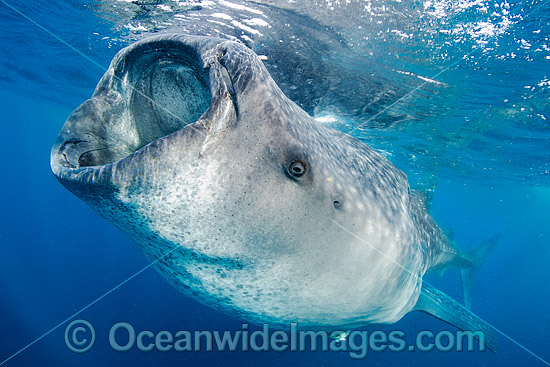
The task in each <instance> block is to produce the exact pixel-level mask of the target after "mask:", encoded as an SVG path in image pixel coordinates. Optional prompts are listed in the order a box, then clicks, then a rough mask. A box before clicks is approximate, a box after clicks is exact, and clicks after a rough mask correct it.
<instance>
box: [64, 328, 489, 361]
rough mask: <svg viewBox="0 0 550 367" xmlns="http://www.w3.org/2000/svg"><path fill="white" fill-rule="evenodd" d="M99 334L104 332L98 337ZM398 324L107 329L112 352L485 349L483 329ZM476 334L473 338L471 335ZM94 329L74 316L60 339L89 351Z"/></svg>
mask: <svg viewBox="0 0 550 367" xmlns="http://www.w3.org/2000/svg"><path fill="white" fill-rule="evenodd" d="M102 339H104V338H102ZM409 339H410V338H406V334H405V332H403V331H400V330H394V331H389V332H387V331H380V330H375V331H367V330H348V331H343V330H342V331H334V332H327V331H312V330H300V329H299V327H298V324H297V323H291V324H290V326H289V329H287V330H272V329H270V326H269V324H264V325H263V326H262V328H261V329H255V330H252V329H249V325H248V324H242V326H241V330H231V331H229V330H225V331H218V330H214V331H210V330H201V331H199V330H195V331H187V330H179V331H176V332H172V331H168V330H161V331H157V332H153V331H150V330H136V329H135V328H134V326H133V325H131V324H130V323H127V322H119V323H116V324H114V325H113V326H112V327H111V328H110V329H109V333H108V340H109V345H110V347H111V348H112V349H113V350H115V351H117V352H128V351H131V350H139V351H142V352H151V351H154V350H156V351H159V352H170V351H176V352H213V351H218V352H225V351H229V352H236V351H241V352H248V351H252V352H267V351H275V352H286V351H290V352H305V351H312V352H316V351H321V352H329V351H330V352H347V353H348V354H349V356H350V357H351V358H353V359H363V358H366V357H367V355H368V353H369V351H372V352H383V351H386V350H388V351H391V352H404V351H409V352H414V351H420V352H430V351H434V350H436V351H441V352H448V351H452V350H454V351H459V352H462V351H464V352H474V351H485V335H484V334H483V332H481V331H453V332H451V331H446V330H444V331H439V332H437V333H434V332H432V331H429V330H423V331H420V332H418V333H417V334H416V336H415V337H414V338H412V339H411V340H409ZM476 339H477V340H476ZM95 341H96V331H95V329H94V327H93V326H92V324H91V323H90V322H88V321H86V320H74V321H72V322H71V323H69V325H67V327H66V328H65V343H66V345H67V347H68V348H69V349H70V350H71V351H73V352H75V353H84V352H87V351H89V350H90V349H91V348H92V347H93V346H94V344H95Z"/></svg>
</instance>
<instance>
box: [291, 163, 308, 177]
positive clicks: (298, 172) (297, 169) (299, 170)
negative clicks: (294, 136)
mask: <svg viewBox="0 0 550 367" xmlns="http://www.w3.org/2000/svg"><path fill="white" fill-rule="evenodd" d="M306 171H307V165H306V162H304V161H302V160H301V159H296V160H293V161H292V162H290V165H289V166H288V174H289V175H291V176H292V177H302V176H303V175H304V174H305V173H306Z"/></svg>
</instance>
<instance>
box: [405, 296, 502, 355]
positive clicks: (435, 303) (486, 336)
mask: <svg viewBox="0 0 550 367" xmlns="http://www.w3.org/2000/svg"><path fill="white" fill-rule="evenodd" d="M414 309H415V310H417V311H423V312H426V313H429V314H430V315H433V316H435V317H437V318H438V319H440V320H442V321H445V322H446V323H448V324H451V325H453V326H456V327H457V328H459V329H461V330H464V331H466V332H471V333H472V335H473V336H474V337H475V338H476V339H478V340H479V342H480V345H481V343H485V346H486V347H487V348H488V349H490V350H491V351H493V352H496V350H497V347H498V339H497V336H496V333H495V332H494V329H493V328H492V327H491V326H490V325H489V324H487V323H486V322H485V321H483V320H482V319H480V318H479V317H478V316H476V315H474V314H473V313H472V312H471V311H469V310H467V309H466V308H465V307H464V306H462V305H460V304H459V303H458V302H456V301H455V300H454V299H452V298H451V297H449V296H447V295H446V294H445V293H443V292H440V291H438V290H437V289H435V288H433V287H431V286H428V285H423V286H422V293H421V294H420V297H419V298H418V301H417V303H416V306H415V307H414ZM479 332H481V333H479Z"/></svg>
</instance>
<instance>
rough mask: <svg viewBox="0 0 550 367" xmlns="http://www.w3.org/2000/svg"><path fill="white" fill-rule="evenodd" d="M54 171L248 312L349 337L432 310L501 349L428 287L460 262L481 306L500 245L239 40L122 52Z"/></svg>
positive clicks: (159, 255)
mask: <svg viewBox="0 0 550 367" xmlns="http://www.w3.org/2000/svg"><path fill="white" fill-rule="evenodd" d="M51 168H52V171H53V173H54V174H55V176H56V177H57V179H58V180H59V182H60V183H61V184H62V185H64V186H65V187H66V188H67V189H68V190H70V191H71V192H72V193H73V194H75V195H76V196H77V197H79V198H80V199H81V200H83V201H84V202H85V203H87V204H88V205H89V206H90V207H91V208H92V209H93V210H95V211H96V212H97V213H98V214H99V215H101V216H102V217H104V218H105V219H106V220H108V221H109V222H111V223H112V224H113V225H115V226H116V227H117V228H119V229H120V230H122V231H123V232H125V233H127V234H128V235H129V236H130V237H131V238H132V239H133V240H134V241H135V242H136V243H137V244H138V245H139V247H140V249H141V250H142V251H143V253H144V254H145V256H146V257H147V258H148V259H149V260H150V261H151V262H154V263H155V267H156V268H157V269H158V271H159V272H160V273H161V274H162V275H163V276H164V277H165V278H166V279H167V280H168V281H169V282H170V283H171V284H172V285H174V286H175V287H176V288H177V289H179V290H181V291H183V292H185V293H186V294H188V295H190V296H192V297H194V298H196V299H198V300H200V301H201V302H203V303H205V304H208V305H211V306H213V307H216V308H221V309H223V310H225V311H226V312H228V313H230V314H232V315H234V316H237V317H240V318H243V319H246V320H250V321H251V322H258V323H270V324H272V325H279V326H287V325H288V324H289V323H291V322H297V323H299V324H300V325H301V326H307V327H310V328H317V329H327V328H331V329H334V328H342V330H346V329H349V328H354V327H363V326H366V325H371V324H391V323H395V322H397V321H399V320H400V319H401V318H402V317H403V316H404V315H406V314H407V313H408V312H411V311H422V312H425V313H429V314H431V315H433V316H435V317H437V318H439V319H441V320H443V321H445V322H447V323H450V324H452V325H454V326H456V327H458V328H460V329H462V330H466V331H471V332H477V331H480V332H481V334H476V335H477V337H478V338H479V339H480V340H482V341H483V342H484V343H485V345H486V346H487V347H489V348H490V349H492V350H495V348H496V344H497V338H496V336H495V334H494V332H493V330H492V328H491V327H490V326H489V325H488V324H487V323H486V322H485V321H483V320H482V319H481V318H479V317H477V316H476V315H475V314H473V313H472V312H471V311H470V310H469V307H465V306H462V305H461V304H459V303H458V302H457V301H455V300H453V299H452V298H450V297H449V296H447V295H445V294H444V293H443V292H441V291H439V290H437V289H435V288H434V287H432V286H430V285H429V284H427V283H426V282H425V281H423V276H424V275H425V274H426V273H428V272H430V271H440V270H442V269H445V268H447V267H450V266H457V267H459V268H460V269H462V274H463V279H464V280H465V283H466V284H465V290H466V292H465V294H466V297H465V298H466V306H469V304H470V302H471V286H470V285H469V283H470V281H471V279H472V278H473V274H475V272H476V271H477V269H478V268H479V265H480V261H481V260H480V259H482V258H483V257H484V254H485V253H486V251H485V250H486V249H488V248H489V247H490V245H489V244H490V243H492V242H494V241H489V242H488V244H487V245H484V246H482V250H481V251H478V254H477V255H475V256H474V255H467V254H465V253H462V252H461V251H459V250H458V248H457V247H456V245H455V244H454V243H453V241H452V240H451V239H449V238H448V237H447V236H446V235H445V233H444V231H443V230H442V229H441V228H440V227H439V226H438V225H437V223H436V222H435V221H434V219H433V218H432V217H431V216H430V215H429V213H428V210H427V208H426V205H425V200H423V199H422V195H418V194H416V193H415V192H413V191H411V189H410V188H409V183H408V180H407V176H406V175H405V174H404V173H403V172H402V171H401V170H399V169H398V168H396V167H395V166H394V165H393V164H392V163H391V162H390V161H389V160H388V159H387V158H386V157H384V156H383V155H382V154H380V153H379V152H377V151H375V150H374V149H372V148H370V147H369V146H367V145H366V144H364V143H363V142H361V141H359V140H357V139H355V138H353V137H351V136H349V135H347V134H344V133H342V132H340V131H338V130H335V129H331V128H330V127H327V126H324V125H323V124H321V123H319V122H317V121H315V120H314V119H313V118H312V117H311V116H310V115H308V114H307V113H306V112H305V111H304V110H302V109H301V108H300V107H299V106H298V105H297V104H296V103H294V102H293V101H291V100H290V99H289V98H287V97H286V96H285V95H284V93H283V92H282V91H281V89H279V87H278V86H277V84H276V83H275V82H274V80H273V79H272V78H271V76H270V74H269V73H268V71H267V70H266V68H265V66H264V65H263V63H262V61H261V60H260V59H259V58H258V56H257V55H256V54H255V53H254V52H253V51H252V50H250V49H248V48H247V47H245V46H244V45H242V44H240V43H238V42H234V41H229V40H225V39H219V38H212V37H203V36H188V35H179V34H163V35H158V36H152V37H148V38H145V39H143V40H141V41H138V42H136V43H134V44H132V45H130V46H128V47H126V48H124V49H122V50H121V51H120V52H119V53H118V54H117V55H116V56H115V57H114V59H113V60H112V62H111V64H110V66H109V68H108V70H107V71H106V73H105V74H104V76H103V77H102V78H101V80H100V81H99V84H98V85H97V87H96V89H95V92H94V94H93V96H92V97H91V98H90V99H89V100H87V101H85V102H84V103H82V105H80V106H79V107H78V108H77V109H76V110H75V111H74V112H73V113H72V114H71V115H70V117H69V118H68V119H67V121H66V122H65V124H64V126H63V128H62V130H61V132H60V134H59V136H58V138H57V140H56V142H55V143H54V146H53V148H52V151H51ZM479 335H482V336H479Z"/></svg>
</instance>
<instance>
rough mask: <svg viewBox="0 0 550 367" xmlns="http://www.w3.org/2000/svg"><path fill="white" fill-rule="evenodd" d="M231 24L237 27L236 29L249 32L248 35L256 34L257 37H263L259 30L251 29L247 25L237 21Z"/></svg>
mask: <svg viewBox="0 0 550 367" xmlns="http://www.w3.org/2000/svg"><path fill="white" fill-rule="evenodd" d="M231 24H233V25H234V26H236V27H238V28H240V29H242V30H245V31H247V32H248V33H252V34H255V35H257V36H262V33H261V32H260V31H258V30H257V29H254V28H251V27H249V26H247V25H244V24H242V23H241V22H239V21H237V20H232V21H231Z"/></svg>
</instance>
